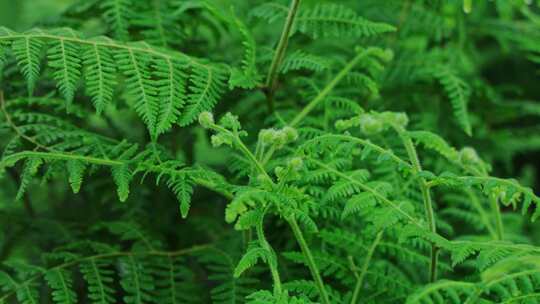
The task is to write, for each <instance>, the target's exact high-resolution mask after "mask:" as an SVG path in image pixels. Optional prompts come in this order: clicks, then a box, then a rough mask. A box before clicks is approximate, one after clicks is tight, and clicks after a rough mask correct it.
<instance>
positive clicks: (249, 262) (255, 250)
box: [234, 246, 270, 278]
mask: <svg viewBox="0 0 540 304" xmlns="http://www.w3.org/2000/svg"><path fill="white" fill-rule="evenodd" d="M259 259H261V260H262V261H263V262H265V263H266V262H267V261H269V260H270V254H269V252H268V251H267V250H266V249H264V248H262V247H258V246H256V247H255V246H254V247H251V248H249V249H248V250H247V252H246V253H245V254H244V256H242V258H241V259H240V261H238V265H236V268H235V269H234V276H235V277H236V278H238V277H240V276H241V275H242V273H244V272H245V271H246V270H248V269H250V268H252V267H253V266H255V264H257V261H258V260H259Z"/></svg>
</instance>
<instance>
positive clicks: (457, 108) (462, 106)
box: [432, 66, 472, 136]
mask: <svg viewBox="0 0 540 304" xmlns="http://www.w3.org/2000/svg"><path fill="white" fill-rule="evenodd" d="M432 73H433V76H434V77H435V78H436V79H437V80H438V81H439V82H440V83H441V85H442V86H443V88H444V90H445V92H446V94H447V95H448V99H449V100H450V102H451V103H452V108H453V109H454V116H455V118H456V120H457V122H458V124H459V126H460V127H461V128H462V129H463V131H465V133H467V135H469V136H471V135H472V128H471V123H470V121H469V112H468V109H467V104H468V103H469V97H470V95H471V88H470V86H469V85H468V84H467V83H466V82H465V81H464V80H463V79H461V78H459V76H457V75H456V74H455V72H454V71H452V69H451V68H449V67H446V66H438V67H435V68H434V70H433V71H432Z"/></svg>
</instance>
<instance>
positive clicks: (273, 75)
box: [265, 0, 300, 113]
mask: <svg viewBox="0 0 540 304" xmlns="http://www.w3.org/2000/svg"><path fill="white" fill-rule="evenodd" d="M299 6H300V0H292V2H291V6H290V8H289V14H288V15H287V20H285V26H284V27H283V31H282V32H281V37H280V38H279V42H278V45H277V47H276V51H275V53H274V58H273V59H272V64H271V65H270V70H268V75H267V77H266V84H265V89H266V99H267V102H268V111H269V112H270V113H272V112H274V90H275V88H276V82H277V79H278V77H277V76H278V71H279V66H280V65H281V63H282V62H283V58H284V57H285V52H286V50H287V46H288V45H289V37H290V35H291V29H292V26H293V24H294V19H295V18H296V15H297V13H298V7H299Z"/></svg>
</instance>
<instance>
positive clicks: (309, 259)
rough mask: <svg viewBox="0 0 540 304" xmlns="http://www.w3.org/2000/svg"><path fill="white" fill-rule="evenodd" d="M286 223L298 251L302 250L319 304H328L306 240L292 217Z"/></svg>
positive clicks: (317, 269)
mask: <svg viewBox="0 0 540 304" xmlns="http://www.w3.org/2000/svg"><path fill="white" fill-rule="evenodd" d="M287 221H288V222H289V225H290V226H291V228H292V230H293V233H294V236H295V237H296V241H297V242H298V245H300V249H302V254H303V255H304V257H305V259H306V263H307V266H308V268H309V271H310V272H311V276H312V277H313V280H314V281H315V285H317V289H318V290H319V296H320V298H321V302H322V303H323V304H330V300H329V298H328V294H327V292H326V289H325V288H324V283H323V280H322V278H321V274H320V273H319V268H317V264H316V263H315V260H314V259H313V255H312V254H311V250H310V249H309V246H308V244H307V243H306V240H305V239H304V235H303V234H302V231H301V230H300V227H298V223H297V222H296V219H295V218H294V217H291V218H289V219H288V220H287Z"/></svg>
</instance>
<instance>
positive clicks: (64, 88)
mask: <svg viewBox="0 0 540 304" xmlns="http://www.w3.org/2000/svg"><path fill="white" fill-rule="evenodd" d="M63 32H64V31H61V32H60V33H59V34H60V35H62V34H63ZM65 32H66V34H72V35H74V32H72V31H69V30H65ZM73 38H77V37H76V36H73ZM48 60H49V66H50V67H51V68H52V69H53V73H52V76H53V78H54V79H55V80H56V83H57V85H58V89H59V90H60V92H61V93H62V95H64V97H65V99H66V102H67V104H68V108H69V105H70V104H71V102H72V101H73V97H74V95H75V89H76V86H77V82H78V81H79V78H80V76H81V59H80V49H79V45H78V44H76V43H73V42H70V41H65V40H56V41H53V45H52V47H51V48H49V49H48Z"/></svg>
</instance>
